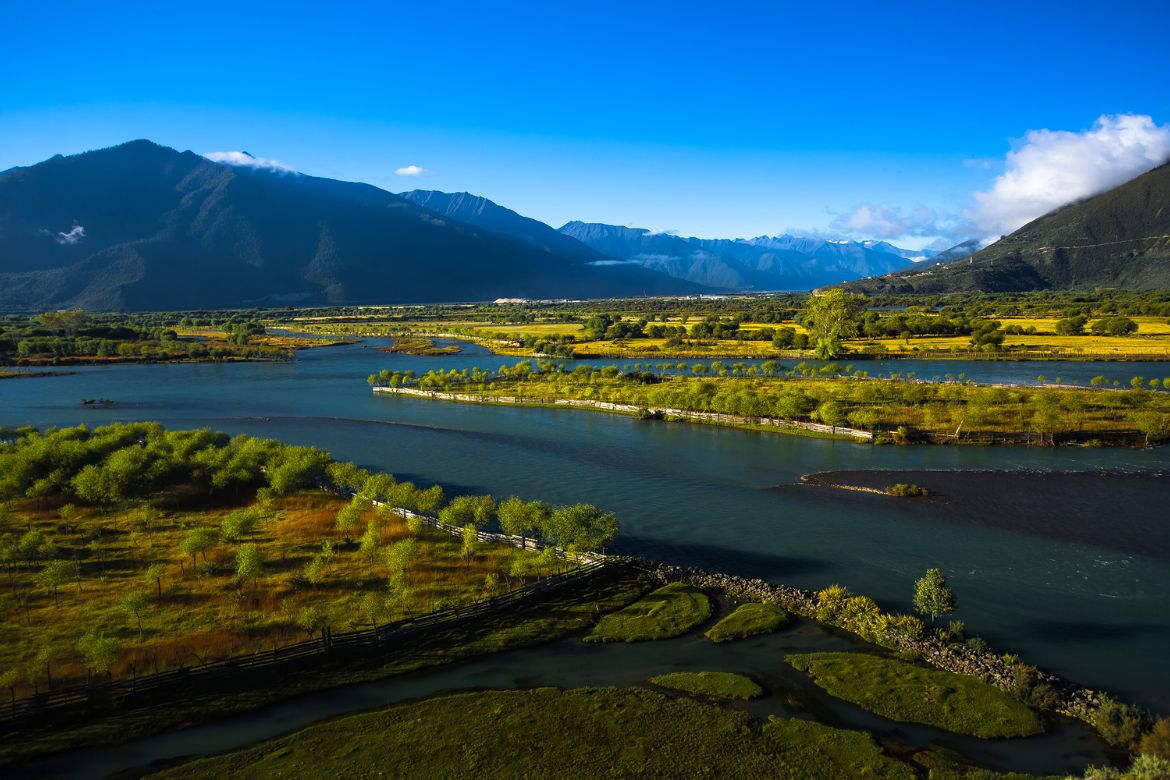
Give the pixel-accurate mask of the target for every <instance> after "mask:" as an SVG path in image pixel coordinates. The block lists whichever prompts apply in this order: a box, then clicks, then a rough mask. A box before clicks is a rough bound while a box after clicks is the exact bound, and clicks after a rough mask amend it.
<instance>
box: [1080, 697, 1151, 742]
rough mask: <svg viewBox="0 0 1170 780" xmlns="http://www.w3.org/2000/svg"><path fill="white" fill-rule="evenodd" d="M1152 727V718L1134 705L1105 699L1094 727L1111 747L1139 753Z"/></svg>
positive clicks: (1096, 714) (1096, 715)
mask: <svg viewBox="0 0 1170 780" xmlns="http://www.w3.org/2000/svg"><path fill="white" fill-rule="evenodd" d="M1150 726H1151V723H1150V716H1149V715H1148V714H1147V713H1146V712H1145V711H1143V710H1141V709H1138V708H1137V707H1135V706H1134V705H1132V704H1122V703H1121V702H1119V701H1117V700H1115V699H1112V698H1109V697H1108V696H1106V697H1105V699H1104V701H1103V702H1102V703H1101V706H1100V708H1098V710H1097V712H1096V713H1095V714H1094V715H1093V727H1094V728H1096V729H1097V731H1098V732H1099V733H1100V734H1101V736H1102V737H1103V738H1104V739H1105V741H1106V742H1108V743H1109V744H1110V745H1116V746H1118V747H1123V748H1125V749H1126V750H1128V751H1130V752H1131V753H1136V752H1137V751H1138V747H1139V743H1140V742H1141V739H1142V736H1143V735H1144V734H1145V732H1146V731H1147V730H1149V728H1150Z"/></svg>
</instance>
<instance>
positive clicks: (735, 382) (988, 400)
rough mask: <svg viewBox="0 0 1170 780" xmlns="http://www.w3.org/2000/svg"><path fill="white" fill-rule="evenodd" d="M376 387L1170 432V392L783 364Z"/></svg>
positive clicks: (862, 420)
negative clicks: (881, 374)
mask: <svg viewBox="0 0 1170 780" xmlns="http://www.w3.org/2000/svg"><path fill="white" fill-rule="evenodd" d="M368 381H369V383H370V384H371V385H373V386H374V387H375V388H384V389H386V390H388V391H390V392H406V393H414V394H419V395H422V396H424V397H430V398H436V399H440V400H453V401H463V402H481V403H506V404H525V405H533V406H540V405H544V406H562V407H563V406H569V407H571V408H582V409H588V410H593V411H601V412H610V413H625V414H636V415H640V416H642V417H644V418H648V419H661V418H678V419H683V420H686V421H689V422H699V423H710V424H717V425H732V426H740V427H748V428H753V429H758V430H772V431H779V432H785V433H800V434H806V435H807V434H809V433H813V434H817V435H830V434H834V433H838V434H842V435H849V436H853V437H862V438H866V439H869V438H871V437H872V439H873V440H874V441H877V442H887V443H905V442H930V443H943V444H945V443H953V444H958V443H985V444H989V443H1005V444H1036V445H1052V444H1058V443H1078V442H1079V443H1096V444H1151V443H1155V442H1159V441H1163V440H1165V439H1166V438H1167V436H1168V435H1170V392H1167V391H1164V390H1153V389H1147V388H1146V386H1145V385H1143V384H1140V383H1139V384H1135V385H1134V386H1133V387H1132V388H1130V389H1128V390H1117V389H1096V388H1073V387H1035V388H1024V387H999V386H984V385H973V384H967V383H963V382H959V381H951V382H938V383H928V382H920V381H916V380H913V379H907V378H905V377H899V378H884V379H879V378H874V377H870V376H868V375H867V374H866V372H864V371H860V370H854V369H853V367H852V366H844V367H842V366H840V365H829V366H826V367H822V368H819V369H818V368H814V367H811V366H807V365H805V364H800V365H797V366H795V367H792V368H787V367H785V366H783V365H782V364H780V363H778V362H768V363H764V364H762V365H760V366H747V365H746V364H743V363H731V364H726V363H722V362H720V361H714V362H712V363H709V364H708V363H693V364H687V363H679V364H675V363H653V364H649V363H648V364H635V365H634V366H632V367H628V366H627V367H621V366H617V365H612V366H605V367H598V366H590V365H579V366H577V367H576V368H574V369H573V370H571V371H569V370H567V369H566V368H565V367H564V366H563V365H562V364H559V363H556V362H553V361H541V362H540V363H539V364H537V365H533V364H532V363H531V362H529V361H525V362H522V363H520V364H518V365H516V366H513V367H511V368H509V367H501V368H500V369H499V370H498V371H491V370H486V369H478V368H473V369H470V370H464V371H449V372H443V371H430V372H427V373H426V374H424V375H423V376H415V375H413V374H405V373H401V372H395V371H389V370H387V371H382V372H381V373H379V374H374V375H371V376H370V377H369V378H368Z"/></svg>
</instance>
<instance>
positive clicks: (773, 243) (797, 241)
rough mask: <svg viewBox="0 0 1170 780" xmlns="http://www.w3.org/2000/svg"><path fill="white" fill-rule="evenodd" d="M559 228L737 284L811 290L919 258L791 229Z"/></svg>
mask: <svg viewBox="0 0 1170 780" xmlns="http://www.w3.org/2000/svg"><path fill="white" fill-rule="evenodd" d="M561 232H562V233H564V234H565V235H568V236H572V237H573V238H575V239H577V240H578V241H580V242H581V243H583V244H585V245H586V246H589V247H591V248H593V249H595V250H597V251H598V252H600V253H602V254H604V255H608V256H610V257H615V258H620V259H622V260H625V261H627V262H628V263H632V264H638V265H642V266H644V267H646V268H650V269H653V270H656V271H662V272H664V273H667V274H670V275H671V276H674V277H677V278H679V279H686V280H688V281H691V282H695V283H697V284H703V285H708V286H711V287H725V288H730V289H739V290H756V291H762V290H807V289H810V288H813V287H819V286H822V285H826V284H836V283H839V282H842V281H848V280H851V279H857V278H860V277H863V276H870V275H873V274H879V273H888V272H890V271H894V270H897V269H900V268H905V267H906V266H907V265H909V264H910V263H911V262H912V261H911V258H912V257H915V256H917V255H915V254H914V253H912V252H911V251H910V250H904V249H897V248H896V247H893V246H891V245H889V244H886V243H885V242H866V243H859V242H856V241H827V240H824V239H819V238H799V237H796V236H788V235H784V236H760V237H758V238H752V239H722V238H720V239H703V238H683V237H681V236H676V235H671V234H667V233H653V232H651V231H649V230H645V229H642V228H627V227H620V226H617V225H605V224H600V223H587V222H570V223H568V224H567V225H565V226H564V227H562V228H561ZM866 244H870V245H869V246H867V245H866Z"/></svg>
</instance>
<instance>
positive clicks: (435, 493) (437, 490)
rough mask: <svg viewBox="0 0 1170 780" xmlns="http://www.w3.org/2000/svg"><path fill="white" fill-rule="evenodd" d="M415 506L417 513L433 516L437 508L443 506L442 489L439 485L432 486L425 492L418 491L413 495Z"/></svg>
mask: <svg viewBox="0 0 1170 780" xmlns="http://www.w3.org/2000/svg"><path fill="white" fill-rule="evenodd" d="M415 505H416V506H417V507H418V511H420V512H422V513H423V514H425V515H429V514H433V513H434V512H435V511H436V510H437V509H438V508H439V507H441V506H442V505H443V488H442V486H440V485H434V486H432V487H429V488H427V489H426V490H420V491H418V492H417V493H416V494H415Z"/></svg>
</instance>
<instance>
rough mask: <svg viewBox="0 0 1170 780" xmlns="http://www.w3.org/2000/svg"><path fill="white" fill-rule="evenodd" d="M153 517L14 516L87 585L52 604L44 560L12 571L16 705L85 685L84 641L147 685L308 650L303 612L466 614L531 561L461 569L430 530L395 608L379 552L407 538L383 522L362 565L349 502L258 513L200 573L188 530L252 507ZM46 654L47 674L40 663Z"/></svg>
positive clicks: (167, 502) (485, 551) (1, 587)
mask: <svg viewBox="0 0 1170 780" xmlns="http://www.w3.org/2000/svg"><path fill="white" fill-rule="evenodd" d="M155 504H156V505H157V506H158V508H159V511H160V516H159V517H158V518H157V520H155V521H153V522H152V523H151V524H150V525H149V526H143V525H142V524H141V522H140V517H141V515H140V508H138V507H135V508H130V509H125V510H121V511H110V512H108V513H104V514H103V513H102V512H101V511H99V510H98V509H96V508H82V509H80V510H78V516H77V517H76V518H75V519H72V520H71V521H70V522H66V521H65V520H63V519H62V518H61V516H60V515H59V502H50V501H47V500H46V501H43V502H37V501H33V500H24V501H21V502H17V503H15V504H14V511H13V512H12V513H11V515H10V516H9V517H8V518H7V519H6V520H5V521H4V526H5V527H4V529H3V531H4V532H8V533H13V534H14V535H16V536H20V535H21V534H24V533H25V532H27V531H28V530H30V529H35V530H39V531H40V532H41V533H42V534H43V535H44V537H45V538H46V539H47V540H48V542H49V543H50V545H51V546H52V550H50V551H46V552H45V553H43V555H42V557H43V559H45V560H47V559H49V558H53V559H60V560H65V561H74V560H76V561H77V563H78V566H79V570H80V574H81V579H80V581H79V582H76V581H73V580H70V581H68V582H65V583H63V584H61V585H60V586H59V588H58V593H57V596H56V598H54V597H53V595H52V594H51V593H50V592H48V591H46V590H44V589H41V588H38V586H37V584H36V576H37V574H38V572H39V571H40V570H41V569H42V567H43V566H44V565H45V560H41V561H35V562H30V563H20V564H16V565H13V566H11V567H10V569H9V571H8V572H7V573H6V574H5V575H4V576H3V577H0V616H2V622H3V625H4V627H5V632H6V638H7V641H5V642H3V643H0V673H4V672H5V671H6V670H13V669H15V670H17V672H18V681H17V684H16V693H17V694H18V695H21V694H24V693H31V692H32V689H33V685H32V683H33V682H34V681H35V682H36V683H37V685H38V687H40V688H42V689H43V688H44V686H45V684H46V683H47V681H48V679H47V677H48V676H49V675H51V677H52V681H53V685H54V686H58V685H61V684H64V683H67V682H77V681H82V680H84V679H85V677H86V668H85V664H84V661H83V660H82V659H81V657H80V656H79V653H78V652H77V650H76V644H77V640H78V639H79V638H80V637H81V636H82V635H84V634H86V633H88V632H98V633H103V634H105V635H106V636H109V637H115V638H117V639H118V640H120V642H121V643H122V653H121V657H120V658H119V660H118V661H117V663H116V664H115V665H114V666H113V668H112V670H111V671H112V672H113V674H114V675H115V676H119V677H120V676H129V675H130V674H144V673H148V672H154V671H156V670H163V669H166V668H171V667H174V666H178V665H192V664H197V663H200V662H204V661H210V660H213V659H216V658H222V657H225V656H228V655H234V654H239V653H245V652H252V651H258V650H265V649H271V648H273V647H276V646H281V645H286V644H290V643H293V642H298V641H302V640H304V639H306V638H309V637H310V636H312V635H313V634H314V633H315V631H316V628H315V627H314V626H313V625H310V626H307V627H306V626H303V625H301V624H300V623H303V622H304V621H303V620H302V618H303V616H304V612H305V610H307V609H311V610H316V611H317V612H318V613H319V617H318V618H317V619H316V621H315V623H316V625H317V626H319V625H326V624H327V625H329V626H330V627H331V629H332V630H333V631H334V632H339V631H347V630H352V629H357V628H363V627H369V626H371V625H373V624H374V622H378V623H384V622H389V621H391V620H394V619H397V618H401V617H403V616H405V615H407V614H418V613H422V612H427V611H431V610H433V609H436V608H440V607H444V606H453V605H458V604H461V603H469V602H471V601H474V600H478V599H480V598H484V597H485V596H486V595H488V590H487V588H488V585H487V578H488V577H489V575H490V576H492V577H493V578H494V582H495V587H496V589H498V590H500V591H502V590H504V589H506V588H508V587H509V586H515V585H518V584H520V583H519V581H518V580H516V579H515V578H514V577H511V576H510V572H511V571H512V567H513V563H514V562H515V561H516V560H517V559H518V558H520V557H525V558H526V560H530V561H534V560H535V555H534V554H533V553H531V552H524V551H521V550H518V549H516V548H513V547H510V546H506V545H481V547H480V548H479V550H478V552H477V553H476V554H475V555H474V556H473V557H472V558H471V559H470V560H465V559H464V558H463V556H462V550H461V541H460V540H458V539H455V538H453V537H450V536H448V535H446V534H442V533H439V532H437V531H433V530H430V529H426V530H424V531H423V532H422V533H421V534H420V536H419V537H418V542H419V543H418V548H417V556H416V557H415V559H414V561H413V563H412V564H411V566H410V570H409V574H408V582H409V591H408V592H407V593H405V594H399V597H392V595H393V594H392V592H391V591H390V589H388V587H387V581H388V576H389V572H388V570H387V569H386V566H385V563H384V561H383V555H382V553H383V552H384V551H385V549H386V548H387V547H388V546H389V545H391V544H394V543H395V542H398V541H401V540H403V539H405V538H407V537H410V536H412V534H410V532H409V531H408V529H407V528H406V527H405V524H404V522H403V520H402V519H401V518H399V517H398V516H396V515H393V514H389V513H387V514H384V515H383V516H382V517H381V518H380V519H381V522H382V523H383V527H382V530H381V532H380V533H379V535H378V542H379V553H378V554H376V555H374V556H373V557H367V556H366V555H363V554H362V553H361V552H360V551H359V548H358V544H357V541H356V537H360V535H361V532H362V531H363V530H364V524H365V523H367V522H369V521H370V519H371V518H372V517H373V516H374V511H373V510H371V511H369V512H367V513H366V514H365V516H364V518H363V522H362V527H361V528H359V529H358V530H357V532H356V533H355V534H353V537H352V538H351V540H350V541H349V542H348V543H347V542H346V541H345V539H344V537H343V536H342V535H341V534H340V533H339V532H338V530H337V528H336V520H335V518H336V515H337V511H338V510H339V509H340V508H341V507H342V506H344V504H345V502H344V501H343V500H342V499H340V498H338V497H336V496H333V495H330V494H325V493H313V492H310V493H302V494H298V495H294V496H290V497H285V498H279V499H277V500H275V501H273V502H272V504H271V505H269V506H266V507H265V508H264V509H263V510H262V514H263V516H264V520H263V521H262V522H261V523H260V524H259V525H258V526H257V528H256V529H255V530H254V531H253V532H252V533H250V534H248V535H246V536H244V537H243V538H241V539H239V540H238V541H237V542H229V541H220V542H218V543H216V544H214V545H213V546H211V547H210V548H208V549H207V550H206V559H204V555H203V554H199V555H197V556H196V560H195V561H192V558H191V556H189V555H184V554H183V553H182V552H180V549H179V546H180V542H181V541H182V539H183V538H184V537H185V536H186V535H187V534H188V533H189V531H190V530H191V529H195V528H219V527H220V524H221V523H222V522H223V520H224V518H225V517H226V516H227V515H229V514H231V513H232V512H235V511H238V510H240V509H241V508H243V507H245V506H249V505H250V502H249V501H247V500H241V501H239V502H238V503H227V504H224V503H218V504H212V503H207V502H206V501H205V499H204V498H203V497H202V496H198V495H192V494H190V493H186V492H180V493H172V494H170V495H167V496H162V497H159V498H157V499H156V500H155ZM324 542H331V543H333V545H334V549H335V552H334V555H333V557H332V560H331V561H330V562H329V564H328V565H327V566H326V567H325V574H324V577H323V578H322V579H321V581H320V582H318V583H317V584H312V583H311V582H309V581H308V580H306V579H305V567H306V565H307V564H308V563H309V562H310V561H311V560H312V558H313V557H314V556H315V555H317V554H319V553H321V552H322V544H323V543H324ZM248 543H254V544H256V545H257V546H258V547H259V549H260V551H261V553H262V555H263V557H264V558H265V561H266V562H265V564H264V570H263V574H262V575H261V576H260V577H258V578H257V580H256V581H255V582H253V581H251V580H247V581H239V580H238V578H237V577H236V572H235V564H236V553H237V551H238V550H239V548H240V546H241V545H243V544H248ZM151 564H161V565H162V566H163V567H164V569H163V575H162V578H161V583H159V582H156V581H152V580H147V579H146V576H145V572H146V570H147V567H148V566H150V565H151ZM541 573H547V571H545V570H541V569H534V570H533V572H532V574H531V575H530V576H535V575H538V574H541ZM160 585H161V588H160ZM160 590H161V598H160ZM132 593H143V594H145V595H146V596H147V597H148V603H147V606H146V607H145V609H142V610H141V611H140V612H139V615H137V616H136V615H135V614H134V613H133V612H131V611H129V610H127V609H126V608H124V607H123V605H122V600H123V599H124V598H125V597H126V596H127V594H132ZM139 617H140V618H141V624H142V634H141V638H140V634H139V625H138V624H139ZM44 653H47V654H48V656H49V657H48V660H47V662H46V658H45V657H44V656H43V655H41V656H40V657H38V654H44Z"/></svg>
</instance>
